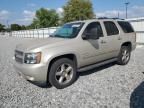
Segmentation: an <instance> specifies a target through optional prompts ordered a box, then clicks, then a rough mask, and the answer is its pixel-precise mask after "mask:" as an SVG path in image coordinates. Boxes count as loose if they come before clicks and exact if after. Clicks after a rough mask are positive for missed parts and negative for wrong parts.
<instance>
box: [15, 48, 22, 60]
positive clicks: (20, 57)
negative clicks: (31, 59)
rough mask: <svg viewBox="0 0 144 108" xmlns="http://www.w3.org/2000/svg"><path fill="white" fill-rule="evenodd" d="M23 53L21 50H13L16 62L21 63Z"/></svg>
mask: <svg viewBox="0 0 144 108" xmlns="http://www.w3.org/2000/svg"><path fill="white" fill-rule="evenodd" d="M23 55H24V53H23V52H21V51H17V50H15V60H16V62H19V63H23Z"/></svg>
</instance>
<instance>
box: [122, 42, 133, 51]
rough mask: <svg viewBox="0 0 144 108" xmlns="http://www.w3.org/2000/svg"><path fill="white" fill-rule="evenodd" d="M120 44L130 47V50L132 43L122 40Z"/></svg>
mask: <svg viewBox="0 0 144 108" xmlns="http://www.w3.org/2000/svg"><path fill="white" fill-rule="evenodd" d="M121 46H128V47H129V48H130V51H131V50H132V43H131V42H130V41H128V42H124V43H123V44H122V45H121Z"/></svg>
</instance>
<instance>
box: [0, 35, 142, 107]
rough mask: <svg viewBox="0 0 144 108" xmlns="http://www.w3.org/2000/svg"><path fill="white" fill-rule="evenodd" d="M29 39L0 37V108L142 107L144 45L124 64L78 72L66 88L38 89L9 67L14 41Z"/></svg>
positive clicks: (11, 62)
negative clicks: (76, 78) (72, 82)
mask: <svg viewBox="0 0 144 108" xmlns="http://www.w3.org/2000/svg"><path fill="white" fill-rule="evenodd" d="M28 40H31V39H23V38H12V37H11V38H8V37H7V38H4V37H0V108H37V107H41V108H48V107H49V108H144V74H143V73H142V72H144V47H143V46H138V47H137V49H136V50H135V51H134V52H133V53H132V56H131V60H130V62H129V64H128V65H126V66H119V65H117V64H114V63H112V64H108V65H105V66H102V67H100V68H96V69H93V70H90V71H87V72H83V73H80V74H79V78H78V80H77V81H76V82H75V83H74V84H73V85H71V86H70V87H68V88H65V89H63V90H58V89H56V88H54V87H51V88H41V87H38V86H36V85H33V84H31V83H29V82H28V81H26V80H25V79H23V78H21V77H19V75H18V74H17V73H16V71H15V70H14V68H13V59H12V57H13V55H14V48H15V46H16V44H18V43H21V42H22V41H28Z"/></svg>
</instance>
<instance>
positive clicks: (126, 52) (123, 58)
mask: <svg viewBox="0 0 144 108" xmlns="http://www.w3.org/2000/svg"><path fill="white" fill-rule="evenodd" d="M130 56H131V51H130V48H129V47H128V46H122V47H121V51H120V54H119V56H118V64H119V65H126V64H127V63H128V62H129V60H130Z"/></svg>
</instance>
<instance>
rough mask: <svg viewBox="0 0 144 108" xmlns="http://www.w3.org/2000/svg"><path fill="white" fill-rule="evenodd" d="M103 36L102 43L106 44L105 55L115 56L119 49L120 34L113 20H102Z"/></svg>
mask: <svg viewBox="0 0 144 108" xmlns="http://www.w3.org/2000/svg"><path fill="white" fill-rule="evenodd" d="M103 27H104V30H105V38H104V42H101V43H102V44H106V50H107V54H106V55H107V57H108V58H113V57H117V56H118V54H119V51H120V45H121V39H122V38H121V36H120V31H119V29H118V26H117V23H115V22H113V21H104V22H103Z"/></svg>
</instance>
